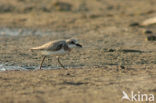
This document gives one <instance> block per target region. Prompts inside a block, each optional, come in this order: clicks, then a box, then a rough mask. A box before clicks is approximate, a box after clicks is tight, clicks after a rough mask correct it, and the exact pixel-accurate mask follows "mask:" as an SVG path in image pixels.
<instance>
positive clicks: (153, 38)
mask: <svg viewBox="0 0 156 103" xmlns="http://www.w3.org/2000/svg"><path fill="white" fill-rule="evenodd" d="M146 39H147V40H148V41H156V36H155V35H148V36H147V38H146Z"/></svg>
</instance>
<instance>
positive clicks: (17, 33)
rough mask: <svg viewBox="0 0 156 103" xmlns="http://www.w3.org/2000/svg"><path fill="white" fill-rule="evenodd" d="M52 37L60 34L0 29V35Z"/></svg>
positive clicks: (34, 30)
mask: <svg viewBox="0 0 156 103" xmlns="http://www.w3.org/2000/svg"><path fill="white" fill-rule="evenodd" d="M43 34H44V35H51V34H58V33H57V32H54V31H51V30H41V29H27V28H0V35H6V36H20V35H43Z"/></svg>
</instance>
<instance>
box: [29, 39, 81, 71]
mask: <svg viewBox="0 0 156 103" xmlns="http://www.w3.org/2000/svg"><path fill="white" fill-rule="evenodd" d="M73 48H82V45H81V44H79V43H78V41H77V40H76V39H66V40H63V39H61V40H54V41H50V42H48V43H45V44H43V45H41V46H38V47H34V48H31V49H30V50H31V51H39V52H40V53H41V55H43V59H42V61H41V64H40V69H42V64H43V62H44V60H45V58H46V57H47V56H56V57H57V60H58V63H59V64H60V66H61V67H62V68H65V67H64V65H63V64H62V63H61V62H60V56H63V55H65V54H68V53H70V52H71V50H72V49H73Z"/></svg>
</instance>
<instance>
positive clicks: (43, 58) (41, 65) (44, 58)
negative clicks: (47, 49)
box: [40, 56, 46, 69]
mask: <svg viewBox="0 0 156 103" xmlns="http://www.w3.org/2000/svg"><path fill="white" fill-rule="evenodd" d="M45 58H46V56H44V57H43V60H42V62H41V65H40V69H41V68H42V64H43V62H44V59H45Z"/></svg>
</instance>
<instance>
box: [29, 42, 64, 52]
mask: <svg viewBox="0 0 156 103" xmlns="http://www.w3.org/2000/svg"><path fill="white" fill-rule="evenodd" d="M65 43H66V42H65V41H64V40H57V41H51V42H48V43H46V44H43V45H41V46H39V47H35V48H31V50H52V51H57V50H59V49H61V48H62V46H63V45H64V44H65Z"/></svg>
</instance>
